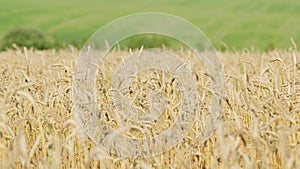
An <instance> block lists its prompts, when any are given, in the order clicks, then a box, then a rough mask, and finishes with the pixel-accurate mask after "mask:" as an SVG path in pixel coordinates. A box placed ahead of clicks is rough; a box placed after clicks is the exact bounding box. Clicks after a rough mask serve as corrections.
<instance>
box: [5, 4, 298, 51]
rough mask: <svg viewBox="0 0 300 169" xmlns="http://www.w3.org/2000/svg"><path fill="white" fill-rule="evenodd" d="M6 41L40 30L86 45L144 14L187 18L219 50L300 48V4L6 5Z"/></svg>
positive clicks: (60, 38) (63, 39)
mask: <svg viewBox="0 0 300 169" xmlns="http://www.w3.org/2000/svg"><path fill="white" fill-rule="evenodd" d="M0 4H1V5H0V23H1V24H0V38H1V37H2V36H3V34H4V33H5V32H7V31H9V30H10V29H12V28H14V27H16V26H36V27H39V28H41V29H45V30H47V31H49V32H51V33H53V34H54V35H55V36H56V37H57V38H58V39H59V40H61V41H67V42H72V41H75V42H76V43H79V44H82V43H83V42H84V41H85V40H86V39H87V38H88V37H89V36H90V35H91V34H92V33H93V32H95V31H96V30H97V29H98V28H99V27H101V26H103V25H104V24H106V23H108V22H109V21H111V20H113V19H116V18H118V17H121V16H124V15H127V14H132V13H136V12H144V11H158V12H167V13H171V14H175V15H178V16H181V17H184V18H186V19H188V20H190V21H191V22H192V23H194V24H195V25H196V26H198V27H199V28H200V29H201V30H203V31H204V32H205V33H206V34H207V35H208V37H209V38H210V39H211V40H212V41H213V42H214V43H215V44H216V45H217V46H220V42H221V41H222V42H225V43H226V44H228V45H229V46H230V47H233V46H235V47H236V48H238V49H241V48H243V47H250V46H252V45H253V46H255V47H258V48H260V49H265V48H267V47H268V46H269V45H272V44H278V45H279V47H284V48H286V47H289V46H290V40H289V39H290V37H293V38H294V39H296V42H297V43H298V44H300V31H299V30H300V22H299V19H298V18H300V10H299V9H300V1H283V0H274V1H272V2H270V1H268V2H267V1H257V2H253V1H250V0H244V1H239V0H231V1H220V0H212V1H196V0H193V1H189V2H187V1H185V0H160V1H157V0H151V1H148V0H139V1H134V0H126V1H123V0H114V1H108V0H89V1H79V0H72V1H67V0H63V1H59V0H52V1H46V0H43V1H34V0H26V1H15V2H13V1H10V0H0Z"/></svg>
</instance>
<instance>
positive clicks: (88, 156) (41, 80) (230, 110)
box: [0, 47, 300, 169]
mask: <svg viewBox="0 0 300 169" xmlns="http://www.w3.org/2000/svg"><path fill="white" fill-rule="evenodd" d="M16 48H17V47H16ZM295 48H296V47H294V48H293V49H290V50H288V51H284V50H275V51H272V52H268V53H259V52H252V51H248V50H244V51H243V52H223V53H219V54H220V56H221V59H222V63H223V66H224V71H225V80H226V95H225V97H224V100H223V101H224V104H223V111H222V117H221V118H220V119H219V123H218V125H217V129H216V130H215V132H214V133H213V134H212V135H210V137H209V138H208V139H206V138H204V136H205V135H204V133H205V131H203V125H204V124H205V123H204V122H205V121H206V120H207V119H205V116H204V115H203V114H205V113H208V111H207V106H208V101H209V99H208V97H209V93H210V84H209V83H207V79H209V77H208V75H207V73H205V71H203V72H201V71H200V72H196V73H195V75H197V77H196V79H197V84H198V90H199V93H200V94H199V96H200V101H199V108H200V112H199V114H197V116H196V120H195V123H194V125H193V127H192V129H191V130H190V131H189V132H188V134H187V135H186V137H185V138H184V140H183V142H182V143H180V144H178V145H176V146H175V147H174V148H173V149H171V150H170V151H168V152H165V153H163V154H159V155H157V156H156V157H151V158H126V157H118V156H116V155H114V154H111V153H107V152H105V151H103V150H101V149H100V148H98V147H96V146H95V144H94V143H93V142H92V141H91V140H89V138H88V137H87V136H86V135H85V134H84V132H83V130H82V129H81V128H80V127H79V126H78V125H77V123H76V121H75V120H74V114H73V112H72V76H73V73H74V70H75V59H76V57H77V55H78V51H77V50H76V49H74V48H72V47H70V48H69V49H68V50H60V51H55V50H49V51H34V50H29V49H23V48H17V49H16V50H8V51H6V52H2V53H0V168H3V169H6V168H49V169H50V168H66V169H69V168H124V169H125V168H221V169H223V168H249V169H250V168H289V169H293V168H299V166H300V54H299V53H298V52H297V50H296V49H295ZM184 52H185V51H178V54H179V55H184ZM120 53H126V52H125V51H115V52H113V54H115V55H118V54H120ZM203 70H204V69H203ZM158 74H159V73H158ZM156 75H157V73H156V74H155V72H154V73H153V74H151V73H149V76H148V77H152V76H153V78H154V80H155V77H161V76H162V75H160V74H159V75H157V76H156ZM107 76H109V75H106V74H105V73H104V75H103V77H100V78H99V79H100V80H99V83H101V90H99V91H98V94H99V98H98V101H99V102H100V103H101V102H103V104H108V103H104V102H106V101H107V102H109V99H107V98H106V97H109V95H108V93H107V92H108V89H109V83H105V82H106V78H107ZM141 78H144V79H142V81H144V82H145V83H146V82H147V80H149V79H147V78H145V76H143V75H141ZM137 81H138V80H137ZM146 84H147V83H146ZM158 84H160V85H162V86H164V89H165V90H164V91H165V92H166V94H167V95H168V96H169V97H170V98H174V100H173V101H172V104H171V105H170V106H171V107H170V109H176V105H177V102H178V100H176V99H177V98H176V97H175V96H179V97H180V93H179V94H178V91H177V90H178V89H176V85H175V84H174V86H172V85H173V83H172V78H171V77H167V76H166V77H165V78H164V79H160V81H159V80H157V81H155V84H154V85H153V86H152V87H154V88H155V87H156V88H158V87H159V86H160V85H158ZM138 86H140V84H139V83H136V86H135V87H138ZM148 86H149V85H148ZM150 87H151V86H150ZM173 88H174V89H173ZM135 93H138V92H137V91H135V90H133V91H132V93H131V95H130V97H132V98H133V97H135ZM136 95H137V96H138V95H139V94H136ZM134 104H135V105H136V106H137V107H140V111H145V110H147V109H148V108H149V105H148V104H147V103H145V102H144V100H142V99H141V100H139V101H136V102H134ZM110 111H111V110H110V109H109V107H106V112H107V118H108V121H109V122H111V123H114V121H118V120H120V119H109V118H111V116H109V113H110ZM175 115H176V114H175ZM167 116H171V115H168V114H166V115H165V116H162V120H164V121H160V122H159V123H156V124H155V125H154V126H152V127H154V129H153V130H155V131H156V132H161V130H163V129H165V128H166V127H168V125H171V123H172V122H173V121H172V119H173V118H168V117H167ZM163 122H165V123H163ZM137 135H138V134H137Z"/></svg>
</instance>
